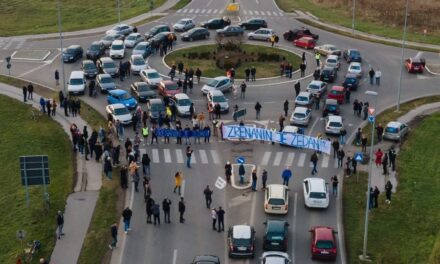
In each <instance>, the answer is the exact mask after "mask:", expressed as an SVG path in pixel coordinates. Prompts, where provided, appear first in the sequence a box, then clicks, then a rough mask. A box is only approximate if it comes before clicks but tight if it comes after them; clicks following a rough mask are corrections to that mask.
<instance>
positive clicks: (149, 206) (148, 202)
mask: <svg viewBox="0 0 440 264" xmlns="http://www.w3.org/2000/svg"><path fill="white" fill-rule="evenodd" d="M154 204H155V201H154V199H153V198H151V197H146V198H145V211H146V213H147V224H151V223H152V222H151V216H152V215H153V206H154Z"/></svg>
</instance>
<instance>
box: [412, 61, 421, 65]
mask: <svg viewBox="0 0 440 264" xmlns="http://www.w3.org/2000/svg"><path fill="white" fill-rule="evenodd" d="M412 65H413V66H420V65H422V64H421V63H420V62H414V61H413V62H412Z"/></svg>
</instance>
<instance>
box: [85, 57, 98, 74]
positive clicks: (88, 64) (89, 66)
mask: <svg viewBox="0 0 440 264" xmlns="http://www.w3.org/2000/svg"><path fill="white" fill-rule="evenodd" d="M81 69H82V70H83V72H84V76H85V77H86V78H95V77H96V75H97V74H98V68H97V67H96V65H95V63H94V62H93V61H91V60H83V61H82V63H81Z"/></svg>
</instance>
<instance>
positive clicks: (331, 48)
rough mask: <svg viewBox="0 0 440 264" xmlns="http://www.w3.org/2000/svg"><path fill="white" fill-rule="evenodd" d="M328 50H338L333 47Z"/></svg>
mask: <svg viewBox="0 0 440 264" xmlns="http://www.w3.org/2000/svg"><path fill="white" fill-rule="evenodd" d="M328 49H329V50H337V49H336V48H335V47H333V46H330V47H328Z"/></svg>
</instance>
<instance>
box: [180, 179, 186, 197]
mask: <svg viewBox="0 0 440 264" xmlns="http://www.w3.org/2000/svg"><path fill="white" fill-rule="evenodd" d="M185 183H186V180H185V179H183V181H182V192H180V194H181V195H180V197H185Z"/></svg>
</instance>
